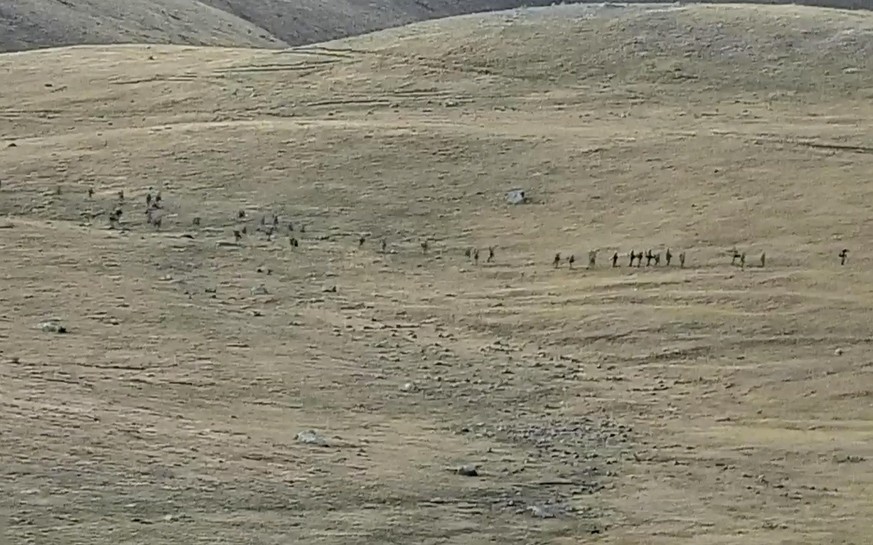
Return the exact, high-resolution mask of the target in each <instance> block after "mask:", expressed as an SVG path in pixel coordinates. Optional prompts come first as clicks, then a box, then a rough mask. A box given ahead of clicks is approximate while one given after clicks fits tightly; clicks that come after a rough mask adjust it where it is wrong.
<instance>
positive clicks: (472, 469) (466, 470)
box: [457, 464, 479, 477]
mask: <svg viewBox="0 0 873 545" xmlns="http://www.w3.org/2000/svg"><path fill="white" fill-rule="evenodd" d="M457 471H458V475H463V476H464V477H478V476H479V468H477V467H476V466H475V465H473V464H467V465H462V466H461V467H459V468H458V470H457Z"/></svg>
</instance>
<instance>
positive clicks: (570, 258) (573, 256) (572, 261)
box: [567, 255, 576, 269]
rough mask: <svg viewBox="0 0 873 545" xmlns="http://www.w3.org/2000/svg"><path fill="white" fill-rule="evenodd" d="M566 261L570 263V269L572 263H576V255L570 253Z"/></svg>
mask: <svg viewBox="0 0 873 545" xmlns="http://www.w3.org/2000/svg"><path fill="white" fill-rule="evenodd" d="M567 263H569V264H570V268H571V269H572V268H573V263H576V256H575V255H571V256H570V257H568V258H567Z"/></svg>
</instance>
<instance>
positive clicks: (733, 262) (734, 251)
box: [731, 246, 743, 265]
mask: <svg viewBox="0 0 873 545" xmlns="http://www.w3.org/2000/svg"><path fill="white" fill-rule="evenodd" d="M742 255H743V254H741V253H740V251H739V250H737V248H736V246H735V247H734V248H733V249H731V265H736V264H737V260H739V259H740V257H742Z"/></svg>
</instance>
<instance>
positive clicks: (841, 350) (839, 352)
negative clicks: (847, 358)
mask: <svg viewBox="0 0 873 545" xmlns="http://www.w3.org/2000/svg"><path fill="white" fill-rule="evenodd" d="M842 355H843V349H842V348H837V349H836V350H834V356H842Z"/></svg>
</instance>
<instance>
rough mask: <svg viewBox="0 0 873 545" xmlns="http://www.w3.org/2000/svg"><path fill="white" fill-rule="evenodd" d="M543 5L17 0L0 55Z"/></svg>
mask: <svg viewBox="0 0 873 545" xmlns="http://www.w3.org/2000/svg"><path fill="white" fill-rule="evenodd" d="M549 3H550V2H549V1H548V0H534V1H533V2H521V1H519V0H465V1H459V0H427V1H422V0H379V1H377V2H373V1H370V0H331V1H329V2H324V1H321V0H260V1H252V0H76V1H75V2H73V1H66V0H16V1H15V2H6V3H4V4H3V5H2V6H0V51H18V50H27V49H33V48H42V47H53V46H65V45H88V44H111V43H147V44H162V43H163V44H178V45H212V46H215V45H218V46H235V47H284V46H286V45H289V44H290V45H297V44H303V43H313V42H319V41H324V40H330V39H334V38H340V37H344V36H350V35H356V34H361V33H364V32H371V31H374V30H380V29H383V28H387V27H392V26H397V25H403V24H406V23H411V22H414V21H421V20H424V19H433V18H438V17H447V16H450V15H458V14H462V13H471V12H477V11H489V10H500V9H507V8H512V7H516V6H518V5H521V4H526V5H546V4H549Z"/></svg>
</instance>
